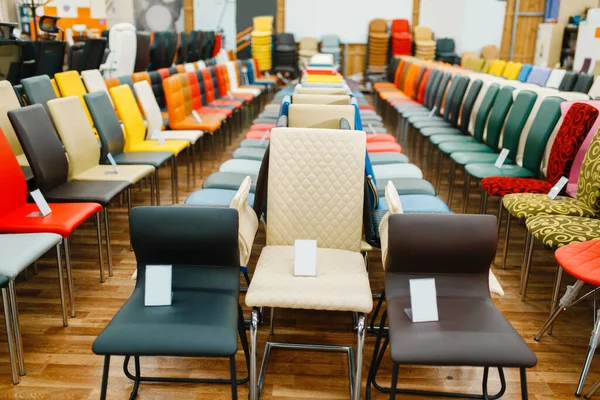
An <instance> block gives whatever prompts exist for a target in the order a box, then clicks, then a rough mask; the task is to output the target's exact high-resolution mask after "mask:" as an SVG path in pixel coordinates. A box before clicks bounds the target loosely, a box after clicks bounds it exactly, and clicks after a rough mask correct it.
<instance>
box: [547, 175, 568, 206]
mask: <svg viewBox="0 0 600 400" xmlns="http://www.w3.org/2000/svg"><path fill="white" fill-rule="evenodd" d="M568 182H569V178H567V177H566V176H561V177H560V179H559V180H558V182H556V185H554V186H553V187H552V189H550V191H549V192H548V198H549V199H550V200H554V199H556V196H558V194H559V193H560V192H561V191H562V190H563V188H564V187H565V185H566V184H567V183H568Z"/></svg>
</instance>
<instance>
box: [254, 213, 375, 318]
mask: <svg viewBox="0 0 600 400" xmlns="http://www.w3.org/2000/svg"><path fill="white" fill-rule="evenodd" d="M270 207H271V204H270V203H269V208H270ZM271 218H272V215H271V216H269V223H271ZM359 244H360V243H359ZM371 296H372V295H371V288H370V286H369V278H368V275H367V270H366V268H365V263H364V259H363V257H362V255H361V254H360V253H358V252H354V251H347V250H338V249H324V248H318V249H317V276H316V277H296V276H294V247H293V246H267V247H264V248H263V249H262V252H261V254H260V258H259V259H258V263H257V266H256V270H255V272H254V275H253V276H252V282H251V284H250V287H249V288H248V293H246V305H247V306H249V307H277V308H297V309H298V308H299V309H310V310H333V311H354V312H362V313H369V312H370V311H371V309H372V308H373V300H372V297H371Z"/></svg>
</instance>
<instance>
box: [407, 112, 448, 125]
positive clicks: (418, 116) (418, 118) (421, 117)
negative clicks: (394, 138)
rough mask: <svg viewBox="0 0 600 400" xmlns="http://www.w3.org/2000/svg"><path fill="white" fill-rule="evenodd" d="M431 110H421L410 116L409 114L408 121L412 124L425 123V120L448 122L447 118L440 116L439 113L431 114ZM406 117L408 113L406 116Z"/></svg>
mask: <svg viewBox="0 0 600 400" xmlns="http://www.w3.org/2000/svg"><path fill="white" fill-rule="evenodd" d="M430 113H431V112H423V111H421V112H419V113H415V114H412V115H410V116H408V122H410V123H411V124H413V125H414V124H416V123H419V122H420V123H423V122H433V121H443V122H446V120H445V119H444V118H443V117H441V116H439V115H432V116H431V117H430V116H429V114H430ZM404 117H405V118H406V115H405V116H404Z"/></svg>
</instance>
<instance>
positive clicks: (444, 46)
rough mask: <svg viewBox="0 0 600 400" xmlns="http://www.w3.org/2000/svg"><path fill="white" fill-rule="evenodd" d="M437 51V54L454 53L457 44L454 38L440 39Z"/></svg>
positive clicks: (436, 47) (437, 41)
mask: <svg viewBox="0 0 600 400" xmlns="http://www.w3.org/2000/svg"><path fill="white" fill-rule="evenodd" d="M435 42H436V46H435V51H436V53H438V54H439V53H454V48H455V46H456V44H455V43H454V39H452V38H447V37H446V38H439V39H437V40H436V41H435Z"/></svg>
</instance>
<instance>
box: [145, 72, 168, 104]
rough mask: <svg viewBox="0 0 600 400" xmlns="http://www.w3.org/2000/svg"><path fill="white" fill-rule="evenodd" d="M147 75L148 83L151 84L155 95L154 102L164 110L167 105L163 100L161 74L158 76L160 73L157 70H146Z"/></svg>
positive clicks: (163, 92)
mask: <svg viewBox="0 0 600 400" xmlns="http://www.w3.org/2000/svg"><path fill="white" fill-rule="evenodd" d="M148 75H150V83H151V85H152V92H153V93H154V97H156V102H157V103H158V106H159V107H160V109H161V110H163V111H164V110H165V109H166V107H167V104H166V101H165V91H164V89H163V84H162V76H160V73H159V72H157V71H151V72H148Z"/></svg>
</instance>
